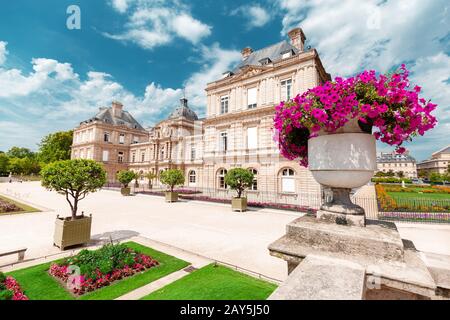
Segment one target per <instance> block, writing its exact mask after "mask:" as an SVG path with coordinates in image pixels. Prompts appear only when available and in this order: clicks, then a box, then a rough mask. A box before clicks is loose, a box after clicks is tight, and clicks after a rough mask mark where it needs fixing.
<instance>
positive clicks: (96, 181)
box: [41, 159, 106, 219]
mask: <svg viewBox="0 0 450 320" xmlns="http://www.w3.org/2000/svg"><path fill="white" fill-rule="evenodd" d="M41 176H42V181H41V183H42V186H44V187H45V188H47V189H48V190H53V191H56V192H58V193H60V194H63V195H65V197H66V200H67V202H68V203H69V205H70V208H71V210H72V219H75V218H76V215H77V211H78V202H79V201H81V200H83V199H84V198H85V197H86V196H87V195H88V194H89V193H92V192H96V191H97V190H99V189H100V188H101V187H103V185H104V184H105V183H106V172H105V170H104V169H103V165H102V164H100V163H97V162H95V161H93V160H86V159H75V160H62V161H57V162H53V163H50V164H48V165H46V166H45V167H44V168H43V169H42V171H41Z"/></svg>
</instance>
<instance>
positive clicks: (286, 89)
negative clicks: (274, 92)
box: [281, 79, 292, 101]
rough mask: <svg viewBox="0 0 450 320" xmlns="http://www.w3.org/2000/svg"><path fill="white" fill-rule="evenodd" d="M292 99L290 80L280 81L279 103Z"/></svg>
mask: <svg viewBox="0 0 450 320" xmlns="http://www.w3.org/2000/svg"><path fill="white" fill-rule="evenodd" d="M291 97H292V80H291V79H288V80H284V81H281V101H288V100H290V99H291Z"/></svg>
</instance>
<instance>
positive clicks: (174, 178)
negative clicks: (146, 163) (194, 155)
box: [159, 169, 184, 192]
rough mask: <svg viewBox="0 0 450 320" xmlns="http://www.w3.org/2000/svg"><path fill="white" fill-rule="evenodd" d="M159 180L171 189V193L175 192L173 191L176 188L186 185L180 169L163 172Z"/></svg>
mask: <svg viewBox="0 0 450 320" xmlns="http://www.w3.org/2000/svg"><path fill="white" fill-rule="evenodd" d="M159 179H160V180H161V182H162V183H163V184H165V185H166V186H168V187H169V189H170V192H173V189H174V188H175V187H176V186H181V185H183V184H184V175H183V172H182V171H181V170H178V169H169V170H166V171H163V172H161V175H160V177H159Z"/></svg>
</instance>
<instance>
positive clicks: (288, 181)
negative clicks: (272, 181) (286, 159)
mask: <svg viewBox="0 0 450 320" xmlns="http://www.w3.org/2000/svg"><path fill="white" fill-rule="evenodd" d="M281 192H287V193H294V192H295V173H294V170H292V169H290V168H286V169H283V171H282V172H281Z"/></svg>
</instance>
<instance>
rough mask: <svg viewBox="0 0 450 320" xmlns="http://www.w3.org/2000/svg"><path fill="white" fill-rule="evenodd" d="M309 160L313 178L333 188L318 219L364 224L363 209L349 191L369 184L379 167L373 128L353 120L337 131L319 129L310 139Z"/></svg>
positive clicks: (318, 214) (339, 222)
mask: <svg viewBox="0 0 450 320" xmlns="http://www.w3.org/2000/svg"><path fill="white" fill-rule="evenodd" d="M308 160H309V169H310V170H311V172H312V175H313V177H314V179H315V180H316V181H317V182H318V183H320V184H321V185H322V186H324V187H326V188H330V189H331V191H332V200H331V201H330V202H327V203H325V204H324V205H322V207H321V210H319V211H318V212H317V218H318V219H321V220H327V221H330V222H335V223H338V224H345V225H355V226H365V214H364V209H363V208H361V207H360V206H358V205H356V204H354V203H352V201H351V200H350V192H351V190H352V189H353V188H358V187H362V186H363V185H365V184H366V183H368V182H369V181H370V179H371V178H372V176H373V174H374V172H375V171H376V169H377V164H376V144H375V137H374V136H373V135H372V134H371V127H370V126H363V125H362V124H359V123H358V121H357V120H356V119H352V120H350V121H349V122H348V123H347V124H346V125H345V126H344V127H342V128H340V129H338V130H337V131H336V132H334V133H327V132H324V131H321V132H319V136H318V137H315V138H311V139H309V141H308Z"/></svg>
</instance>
